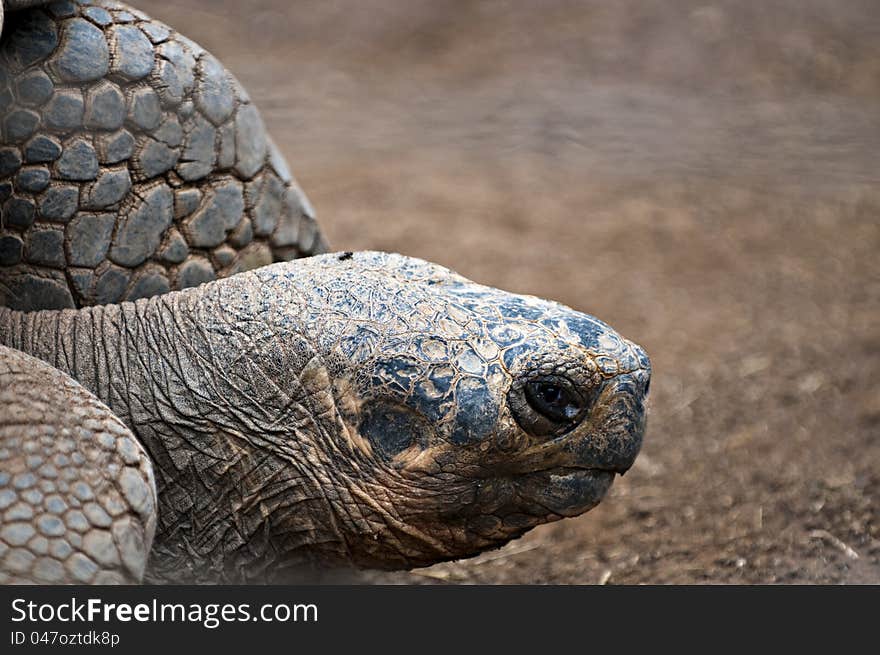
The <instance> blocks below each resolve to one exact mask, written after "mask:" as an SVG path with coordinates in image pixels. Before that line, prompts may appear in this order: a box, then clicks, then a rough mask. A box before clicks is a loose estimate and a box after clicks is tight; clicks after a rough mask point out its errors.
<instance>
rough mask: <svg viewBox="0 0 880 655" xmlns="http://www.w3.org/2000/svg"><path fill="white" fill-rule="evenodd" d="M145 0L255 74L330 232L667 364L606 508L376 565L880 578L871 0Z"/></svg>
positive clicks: (423, 573) (874, 8) (602, 578)
mask: <svg viewBox="0 0 880 655" xmlns="http://www.w3.org/2000/svg"><path fill="white" fill-rule="evenodd" d="M135 4H137V5H138V7H139V8H141V9H143V10H145V11H147V12H148V13H151V14H152V15H153V16H154V17H156V18H159V19H161V20H164V21H165V22H167V23H169V24H170V25H172V26H173V27H175V28H176V29H178V30H179V31H181V32H182V33H184V34H186V35H187V36H189V37H191V38H193V39H194V40H195V41H197V42H199V43H201V44H202V45H203V46H205V47H207V48H208V49H209V50H211V51H212V52H213V53H214V54H216V55H217V56H218V57H219V58H220V59H221V60H222V61H223V62H224V63H225V64H226V65H227V66H228V67H229V68H230V69H231V70H232V71H233V72H234V73H235V74H236V75H237V76H238V78H239V79H240V80H241V81H242V83H243V84H244V85H245V86H246V87H247V88H248V89H249V91H250V92H251V95H252V96H253V97H254V99H255V100H256V101H257V104H258V106H259V107H260V108H261V109H262V113H263V116H264V119H265V120H266V123H267V124H268V127H269V129H270V132H271V133H272V134H273V136H274V137H275V139H276V141H277V142H278V144H279V145H280V147H281V149H282V151H283V152H284V153H285V154H286V156H287V157H288V159H289V161H290V163H291V165H292V167H293V170H294V173H295V174H296V175H297V177H298V179H299V181H300V183H301V184H302V186H303V188H304V189H305V190H306V192H307V193H308V194H309V196H310V198H311V200H312V202H313V204H314V205H315V207H316V209H317V212H318V217H319V220H320V222H321V223H322V224H323V226H324V229H325V231H326V232H327V235H328V237H329V239H330V241H331V243H332V245H333V246H334V248H335V249H340V250H341V249H351V250H357V249H367V248H369V249H381V250H392V251H400V252H403V253H406V254H409V255H414V256H418V257H423V258H426V259H430V260H433V261H436V262H439V263H442V264H444V265H447V266H449V267H451V268H453V269H455V270H457V271H459V272H461V273H463V274H464V275H467V276H468V277H471V278H473V279H475V280H477V281H479V282H482V283H486V284H491V285H495V286H499V287H502V288H505V289H509V290H512V291H519V292H527V293H533V294H537V295H540V296H545V297H550V298H554V299H557V300H560V301H562V302H564V303H567V304H569V305H572V306H574V307H576V308H578V309H581V310H584V311H587V312H590V313H593V314H596V315H597V316H599V317H601V318H603V319H604V320H606V321H608V322H610V323H611V324H612V325H614V326H615V327H616V328H618V329H619V330H620V331H621V332H622V333H623V334H624V335H626V336H627V337H629V338H631V339H633V340H636V341H638V342H639V343H641V344H642V345H644V346H645V347H646V348H647V350H648V352H649V353H650V355H651V357H652V360H653V364H654V369H655V374H654V380H653V383H652V398H651V413H650V420H649V432H648V436H647V439H646V441H645V445H644V449H643V451H642V454H641V455H640V457H639V460H638V462H637V464H636V466H635V468H634V469H633V470H632V471H631V472H630V473H629V474H627V476H626V477H625V478H623V479H619V480H618V481H617V482H616V483H615V486H614V488H613V490H612V493H611V495H610V496H609V498H607V499H606V500H605V501H604V502H603V503H602V504H601V505H600V506H599V507H598V508H597V509H595V510H593V511H592V512H590V513H589V514H587V515H585V516H583V517H580V518H578V519H570V520H565V521H562V522H560V523H557V524H554V525H549V526H544V527H542V528H539V529H537V530H535V531H533V532H532V533H530V534H529V535H527V536H526V537H524V538H523V539H520V540H518V541H516V542H513V543H512V544H510V545H509V546H507V547H505V548H504V549H502V550H500V551H495V552H491V553H486V554H484V555H482V556H480V557H478V558H476V559H472V560H468V561H462V562H457V563H451V564H444V565H439V566H435V567H432V568H430V569H423V570H420V571H415V572H413V573H406V574H394V575H388V576H385V575H378V574H377V575H376V576H375V577H374V578H371V579H375V580H383V581H389V580H390V581H415V582H444V581H445V582H486V583H496V582H505V583H507V582H518V583H533V582H534V583H544V582H555V583H596V582H603V583H604V582H607V583H639V582H648V583H660V582H838V581H846V582H873V583H878V582H880V329H878V319H880V258H878V246H880V184H878V183H880V3H877V2H876V1H875V0H849V1H846V0H765V1H761V2H759V1H757V0H753V1H747V0H729V1H724V2H721V1H716V2H691V1H689V0H674V1H673V0H668V1H665V2H661V1H659V0H622V1H621V0H604V1H589V2H587V1H582V2H565V1H563V0H544V1H542V2H525V1H522V2H502V1H487V2H465V1H460V2H438V1H436V0H435V1H431V0H409V1H404V0H399V1H392V0H366V1H364V0H332V1H327V0H321V1H318V0H307V1H296V2H282V1H280V0H262V1H255V2H209V1H207V0H204V1H201V0H187V1H182V0H181V1H178V2H176V3H174V5H173V6H172V5H171V3H167V2H160V1H159V0H135Z"/></svg>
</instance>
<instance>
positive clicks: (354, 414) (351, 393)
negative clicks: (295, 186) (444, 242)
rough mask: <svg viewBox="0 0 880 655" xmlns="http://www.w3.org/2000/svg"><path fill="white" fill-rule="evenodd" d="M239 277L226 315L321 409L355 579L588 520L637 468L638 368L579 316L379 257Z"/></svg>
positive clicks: (643, 390)
mask: <svg viewBox="0 0 880 655" xmlns="http://www.w3.org/2000/svg"><path fill="white" fill-rule="evenodd" d="M306 267H307V269H308V273H307V274H305V275H304V274H303V273H304V270H303V269H304V268H306ZM294 270H296V273H295V274H294V273H293V271H294ZM248 275H255V276H257V277H258V278H259V279H260V281H261V284H260V292H259V293H257V294H248V295H247V296H246V298H244V299H242V300H241V301H240V302H242V303H243V305H241V306H229V307H228V308H227V311H228V312H230V313H231V314H232V319H231V320H232V322H235V321H236V320H237V319H236V317H237V316H248V317H252V316H254V314H255V313H256V314H258V315H260V316H262V317H263V319H262V320H264V321H266V322H268V323H270V324H271V325H272V327H271V329H270V331H269V333H270V334H272V335H273V341H272V344H273V345H272V346H270V348H272V349H277V351H276V356H275V359H276V361H277V362H278V368H279V370H281V369H289V370H296V369H299V370H300V371H302V372H300V373H298V374H297V376H296V380H295V381H293V380H291V382H290V384H297V385H305V386H306V387H307V389H308V390H307V391H306V392H305V395H308V396H309V397H311V398H312V402H317V401H316V400H315V399H316V398H318V397H320V398H321V400H320V402H317V406H318V407H320V411H318V412H316V411H315V410H314V409H313V410H312V414H313V415H314V414H316V413H317V414H320V416H319V417H318V418H317V419H316V422H317V423H318V424H321V425H323V429H321V430H320V433H321V435H322V437H321V438H322V439H325V440H327V442H329V443H324V444H323V445H322V446H321V448H320V449H319V450H320V451H321V452H322V453H323V454H324V455H323V456H319V455H316V456H315V462H319V460H321V461H329V462H330V463H331V464H332V465H327V464H318V465H319V466H322V468H323V469H326V470H323V471H322V473H321V474H320V477H322V479H324V476H325V475H326V479H328V480H332V483H331V484H330V485H329V486H330V487H332V488H334V489H335V490H340V489H341V490H344V491H343V492H342V495H343V497H344V502H343V505H345V506H346V507H349V508H350V511H345V512H342V513H341V514H342V516H339V515H337V518H336V521H337V524H338V525H339V526H340V528H339V529H340V530H341V531H343V532H344V533H345V540H346V544H347V550H348V553H347V557H348V558H349V559H350V560H351V561H354V562H355V563H357V564H360V565H364V566H380V567H383V568H393V567H412V566H416V565H420V564H425V563H430V562H435V561H438V560H441V559H449V558H459V557H464V556H467V555H471V554H474V553H477V552H480V551H482V550H485V549H486V548H487V547H492V546H496V545H501V544H503V543H505V542H507V541H508V540H510V539H512V538H515V537H517V536H520V535H521V534H522V533H524V532H525V531H527V530H528V529H530V528H532V527H534V526H536V525H538V524H541V523H545V522H548V521H553V520H557V519H559V518H562V517H566V516H575V515H578V514H580V513H582V512H585V511H587V510H589V509H590V508H592V507H594V506H595V505H596V504H597V503H598V502H599V501H600V500H601V499H602V497H603V496H604V494H605V493H606V492H607V490H608V488H609V487H610V485H611V483H612V480H613V478H614V476H615V474H622V473H624V472H625V471H626V470H627V469H629V468H630V466H631V465H632V464H633V460H634V459H635V457H636V455H637V453H638V451H639V448H640V446H641V443H642V436H643V433H644V430H645V406H644V402H645V396H646V394H647V392H648V386H649V381H650V375H651V369H650V363H649V361H648V357H647V355H646V354H645V352H644V350H642V349H641V348H640V347H639V346H637V345H636V344H634V343H632V342H630V341H627V340H626V339H624V338H623V337H621V336H620V335H619V334H618V333H617V332H615V331H614V330H613V329H612V328H611V327H609V326H608V325H606V324H605V323H603V322H602V321H600V320H598V319H596V318H593V317H592V316H588V315H586V314H582V313H580V312H577V311H574V310H572V309H569V308H567V307H565V306H563V305H560V304H558V303H555V302H550V301H546V300H541V299H538V298H535V297H531V296H522V295H514V294H511V293H507V292H504V291H500V290H498V289H494V288H489V287H485V286H481V285H478V284H475V283H473V282H470V281H469V280H467V279H465V278H463V277H461V276H459V275H457V274H455V273H452V272H451V271H449V270H447V269H444V268H442V267H440V266H437V265H435V264H430V263H427V262H425V261H422V260H418V259H412V258H407V257H403V256H400V255H390V254H384V253H372V252H361V253H354V254H353V255H352V254H350V253H345V254H342V255H325V256H320V257H313V258H310V259H308V260H301V261H300V262H298V263H297V264H296V265H295V268H294V265H290V264H278V265H275V266H271V267H267V268H264V269H260V270H258V271H255V272H254V273H252V274H248ZM279 307H281V308H284V309H283V311H280V312H279V311H278V308H279ZM284 335H286V336H284ZM303 336H304V337H305V342H308V343H309V344H310V346H309V348H308V355H307V356H306V357H305V358H304V357H303V356H302V344H303ZM285 344H286V345H285ZM296 344H299V345H296ZM291 351H295V352H297V353H298V355H297V356H296V359H297V361H296V363H295V364H292V363H291V361H290V358H289V356H288V355H286V354H285V353H287V352H291ZM304 359H309V362H308V363H305V362H304ZM304 381H305V382H304ZM314 432H315V431H314V430H312V434H314ZM327 452H330V453H332V455H331V456H330V457H329V460H325V457H326V453H327ZM333 493H334V494H336V493H339V492H338V491H334V492H333Z"/></svg>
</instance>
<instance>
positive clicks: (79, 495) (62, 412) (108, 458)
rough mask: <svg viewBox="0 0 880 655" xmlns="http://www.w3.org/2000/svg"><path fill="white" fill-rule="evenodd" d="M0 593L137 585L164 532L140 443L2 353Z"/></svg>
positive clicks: (28, 364) (88, 401) (80, 392)
mask: <svg viewBox="0 0 880 655" xmlns="http://www.w3.org/2000/svg"><path fill="white" fill-rule="evenodd" d="M0 407H2V408H3V410H2V412H0V512H2V522H0V583H2V584H11V583H21V582H39V583H49V584H51V583H60V582H79V583H94V584H113V583H133V582H138V581H140V579H141V577H142V576H143V572H144V568H145V566H146V563H147V557H148V555H149V552H150V544H151V542H152V539H153V531H154V529H155V525H156V489H155V485H154V482H153V475H152V465H151V464H150V461H149V459H148V458H147V454H146V452H145V451H144V449H143V448H142V447H141V445H140V443H139V442H138V440H137V439H136V438H135V437H134V435H132V433H131V431H130V430H129V429H128V428H126V427H125V426H124V425H123V424H122V422H121V421H120V420H119V419H118V418H117V417H116V416H115V415H114V414H113V413H112V412H111V411H110V410H109V409H108V408H107V406H106V405H104V404H103V403H101V402H100V401H99V400H98V399H97V398H95V397H94V396H93V395H92V394H90V393H89V392H88V391H86V390H85V389H83V387H82V386H80V385H79V384H77V383H76V382H74V381H73V380H72V379H70V377H69V376H67V375H65V374H64V373H62V372H61V371H59V370H56V369H54V368H52V367H51V366H47V365H46V364H45V363H43V362H41V361H39V360H36V359H34V358H33V357H29V356H28V355H25V354H24V353H20V352H17V351H15V350H10V349H9V348H4V347H2V346H0Z"/></svg>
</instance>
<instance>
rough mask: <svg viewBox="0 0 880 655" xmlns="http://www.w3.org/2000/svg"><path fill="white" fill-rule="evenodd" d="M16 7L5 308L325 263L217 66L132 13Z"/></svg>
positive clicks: (8, 93) (1, 77) (294, 190)
mask: <svg viewBox="0 0 880 655" xmlns="http://www.w3.org/2000/svg"><path fill="white" fill-rule="evenodd" d="M5 4H6V8H7V12H9V13H7V15H6V17H5V25H4V29H3V36H2V42H0V210H2V216H3V220H2V222H0V305H5V306H9V307H14V308H16V309H21V310H36V309H59V308H63V307H81V306H87V305H94V304H106V303H113V302H119V301H122V300H134V299H137V298H143V297H148V296H151V295H156V294H160V293H165V292H167V291H170V290H175V289H182V288H186V287H189V286H194V285H197V284H200V283H202V282H205V281H207V280H213V279H215V278H219V277H226V276H228V275H232V274H234V273H236V272H239V271H243V270H247V269H251V268H256V267H258V266H262V265H265V264H269V263H271V262H272V261H279V260H286V259H291V258H294V257H298V256H304V255H310V254H314V253H316V252H323V251H324V250H325V249H326V248H325V245H324V242H323V238H322V237H321V235H320V233H319V231H318V229H317V225H316V223H315V220H314V216H313V213H312V209H311V207H310V205H309V203H308V200H307V199H306V197H305V195H304V194H303V193H302V191H301V190H300V189H299V187H298V186H297V185H296V182H295V180H294V179H293V177H292V176H291V174H290V172H289V171H288V168H287V165H286V163H285V162H284V159H283V157H281V155H280V154H279V153H278V151H277V150H276V148H275V147H274V145H273V144H272V142H271V139H269V138H268V136H267V135H266V132H265V128H264V127H263V123H262V120H261V119H260V115H259V112H258V111H257V110H256V108H255V106H254V105H253V103H251V101H250V99H249V98H248V95H247V93H246V92H245V91H244V89H243V88H242V87H241V86H240V85H239V84H238V82H237V81H236V80H235V79H234V78H233V77H232V75H231V74H230V73H229V71H227V70H226V69H225V68H223V66H222V65H221V64H220V63H219V62H218V61H217V60H216V59H215V58H214V57H213V56H212V55H211V54H210V53H208V52H206V51H204V50H203V49H202V48H200V47H199V46H198V45H196V44H195V43H193V42H192V41H190V40H189V39H186V38H185V37H183V36H181V35H180V34H177V33H176V32H174V30H172V29H170V28H169V27H167V26H165V25H163V24H162V23H159V22H158V21H155V20H152V19H150V18H149V17H148V16H146V15H144V14H143V13H142V12H139V11H137V10H136V9H133V8H131V7H128V6H127V5H123V4H121V3H118V2H89V3H87V2H73V3H54V4H51V5H48V6H46V7H32V8H29V9H25V10H22V11H18V12H11V11H10V10H11V9H15V8H20V7H22V6H26V5H29V4H37V3H28V2H21V0H18V1H16V2H10V1H9V0H6V3H5ZM0 21H2V16H0Z"/></svg>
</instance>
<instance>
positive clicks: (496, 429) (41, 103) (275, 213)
mask: <svg viewBox="0 0 880 655" xmlns="http://www.w3.org/2000/svg"><path fill="white" fill-rule="evenodd" d="M3 9H5V16H2V14H0V20H2V25H3V32H2V39H0V117H2V140H0V176H2V177H0V180H2V181H0V204H2V226H0V305H2V306H3V307H2V308H0V517H2V523H0V581H3V582H35V583H59V582H61V583H67V582H75V583H131V582H140V581H149V582H168V581H174V582H183V581H190V582H267V581H285V580H295V579H297V578H296V576H297V574H298V572H302V571H306V570H312V569H314V568H315V567H360V568H382V569H406V568H411V567H416V566H424V565H428V564H432V563H435V562H439V561H443V560H450V559H455V558H462V557H467V556H471V555H474V554H476V553H479V552H481V551H484V550H487V549H491V548H497V547H500V546H501V545H503V544H505V543H506V542H508V541H509V540H511V539H514V538H517V537H519V536H520V535H522V534H523V533H525V532H526V531H528V530H529V529H531V528H532V527H534V526H536V525H539V524H542V523H545V522H549V521H554V520H557V519H560V518H563V517H569V516H575V515H578V514H581V513H583V512H585V511H587V510H588V509H590V508H592V507H593V506H595V505H596V504H597V503H598V502H599V501H600V500H601V499H602V497H603V495H604V494H605V493H606V491H607V490H608V488H609V486H610V485H611V483H612V480H613V478H614V476H615V475H616V474H622V473H624V472H625V471H626V470H627V469H628V468H629V467H630V466H631V465H632V463H633V460H634V458H635V457H636V455H637V453H638V451H639V448H640V446H641V442H642V437H643V432H644V429H645V407H644V403H645V398H646V395H647V393H648V385H649V380H650V364H649V360H648V357H647V356H646V354H645V352H644V351H643V350H642V349H641V348H640V347H639V346H637V345H635V344H634V343H632V342H630V341H628V340H626V339H625V338H623V337H621V336H620V335H619V334H618V333H617V332H615V331H614V330H613V329H612V328H611V327H609V326H608V325H606V324H605V323H603V322H602V321H600V320H598V319H596V318H593V317H591V316H588V315H585V314H582V313H579V312H577V311H574V310H572V309H569V308H567V307H564V306H562V305H560V304H557V303H555V302H550V301H546V300H541V299H538V298H534V297H530V296H522V295H514V294H511V293H507V292H504V291H500V290H498V289H494V288H489V287H485V286H481V285H478V284H475V283H473V282H471V281H469V280H467V279H465V278H463V277H461V276H459V275H457V274H455V273H453V272H452V271H449V270H447V269H445V268H442V267H440V266H438V265H435V264H431V263H428V262H425V261H421V260H417V259H413V258H408V257H405V256H402V255H398V254H386V253H379V252H355V253H351V252H342V253H335V254H326V252H325V251H326V250H327V247H326V245H325V242H324V239H323V237H322V236H321V233H320V230H319V229H318V226H317V224H316V222H315V219H314V216H313V212H312V209H311V207H310V206H309V203H308V201H307V200H306V197H305V195H304V194H303V192H302V191H301V190H300V189H299V187H298V186H297V184H296V182H295V180H294V178H293V177H292V175H291V173H290V172H289V170H288V167H287V165H286V164H285V162H284V159H283V157H282V156H281V155H280V154H279V152H278V150H277V149H276V147H275V146H274V145H273V144H272V141H271V140H270V138H269V137H268V136H267V135H266V132H265V128H264V126H263V123H262V121H261V119H260V115H259V112H258V111H257V109H256V108H255V106H254V104H253V102H252V101H251V99H250V98H249V97H248V95H247V93H246V92H245V91H244V90H243V89H242V87H241V86H240V85H239V84H238V83H237V82H236V81H235V80H234V79H233V77H232V76H231V75H230V73H229V72H227V71H226V70H225V69H224V67H223V66H222V65H221V64H220V63H219V62H218V61H217V59H215V58H214V57H213V56H212V55H211V54H209V53H208V52H206V51H205V50H203V49H202V48H200V47H199V46H198V45H196V44H195V43H193V42H192V41H190V40H189V39H187V38H185V37H183V36H182V35H180V34H178V33H177V32H175V31H174V30H173V29H171V28H170V27H168V26H166V25H163V24H162V23H160V22H157V21H155V20H152V19H150V18H149V17H148V16H146V15H145V14H143V13H142V12H140V11H138V10H136V9H133V8H131V7H128V6H126V5H123V4H121V3H119V2H114V1H111V0H96V1H94V2H92V1H85V0H83V1H78V0H77V1H61V2H54V3H42V2H39V1H28V0H4V2H3ZM322 253H324V254H322Z"/></svg>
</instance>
